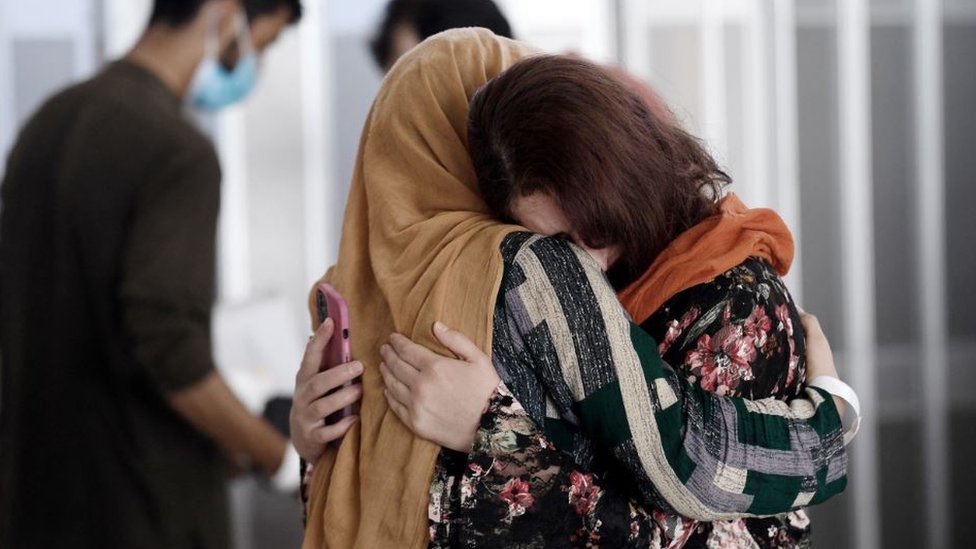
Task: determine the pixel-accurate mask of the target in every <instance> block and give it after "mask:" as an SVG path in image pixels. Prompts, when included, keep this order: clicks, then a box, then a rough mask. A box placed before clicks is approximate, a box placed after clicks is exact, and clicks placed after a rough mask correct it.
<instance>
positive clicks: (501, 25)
mask: <svg viewBox="0 0 976 549" xmlns="http://www.w3.org/2000/svg"><path fill="white" fill-rule="evenodd" d="M463 27H483V28H486V29H488V30H490V31H492V32H493V33H495V34H496V35H498V36H504V37H505V38H512V28H511V26H509V24H508V20H507V19H505V16H504V15H502V12H501V10H500V9H498V6H496V5H495V3H494V2H492V0H391V1H390V3H389V4H387V5H386V13H385V15H384V16H383V20H382V21H381V22H380V27H379V29H378V30H377V32H376V36H375V37H374V38H373V40H372V42H370V51H371V52H372V54H373V59H374V60H375V61H376V65H377V66H378V67H379V68H380V69H382V70H383V72H386V71H389V70H390V68H391V67H392V66H393V64H394V63H396V61H397V59H399V58H400V57H401V56H403V54H405V53H407V52H408V51H410V50H411V49H413V48H414V46H416V45H417V44H420V43H421V42H423V41H424V40H426V39H427V38H429V37H431V36H433V35H435V34H437V33H439V32H444V31H446V30H450V29H459V28H463Z"/></svg>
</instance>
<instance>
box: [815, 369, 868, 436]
mask: <svg viewBox="0 0 976 549" xmlns="http://www.w3.org/2000/svg"><path fill="white" fill-rule="evenodd" d="M807 386H809V387H816V388H818V389H823V390H824V391H827V392H828V393H830V394H831V395H833V396H835V397H838V398H841V399H843V400H844V401H845V402H847V404H848V405H850V407H851V409H852V411H853V412H854V422H853V423H852V424H851V426H850V427H849V428H848V429H847V431H845V432H844V446H847V445H848V444H850V442H851V440H853V439H854V435H856V434H857V430H858V429H859V428H860V427H861V402H860V401H859V400H858V399H857V393H855V392H854V389H853V388H851V386H850V385H848V384H846V383H844V382H843V381H841V380H840V379H837V378H836V377H833V376H817V377H815V378H813V379H812V380H811V381H810V382H809V383H807Z"/></svg>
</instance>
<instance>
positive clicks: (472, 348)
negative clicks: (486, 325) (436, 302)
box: [434, 322, 484, 362]
mask: <svg viewBox="0 0 976 549" xmlns="http://www.w3.org/2000/svg"><path fill="white" fill-rule="evenodd" d="M434 337H436V338H437V341H440V342H441V343H442V344H443V345H444V346H445V347H447V348H448V349H450V350H451V352H452V353H454V354H456V355H457V356H458V357H460V358H461V359H462V360H464V361H466V362H475V361H476V360H477V359H478V358H480V357H482V356H484V353H483V352H482V351H481V349H480V348H478V346H477V345H475V344H474V342H473V341H471V340H470V339H468V337H467V336H466V335H464V334H462V333H461V332H459V331H457V330H452V329H450V328H448V327H447V326H445V325H444V323H442V322H435V323H434Z"/></svg>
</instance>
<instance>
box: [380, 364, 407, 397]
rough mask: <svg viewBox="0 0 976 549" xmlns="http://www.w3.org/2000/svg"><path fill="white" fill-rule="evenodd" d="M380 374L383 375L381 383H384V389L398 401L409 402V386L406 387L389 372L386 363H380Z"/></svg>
mask: <svg viewBox="0 0 976 549" xmlns="http://www.w3.org/2000/svg"><path fill="white" fill-rule="evenodd" d="M380 374H382V376H383V383H384V384H386V390H387V391H388V392H389V393H391V394H392V395H393V397H394V398H396V399H397V400H398V401H400V402H402V403H404V404H406V403H408V402H410V387H407V386H406V385H405V384H404V383H403V382H401V381H400V380H399V379H397V377H396V376H395V375H394V374H393V373H392V372H390V368H389V366H387V365H386V363H384V362H381V363H380Z"/></svg>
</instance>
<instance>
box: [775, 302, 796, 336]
mask: <svg viewBox="0 0 976 549" xmlns="http://www.w3.org/2000/svg"><path fill="white" fill-rule="evenodd" d="M776 318H777V319H778V320H779V326H777V327H776V329H777V330H778V331H783V330H786V335H788V336H790V337H793V319H792V318H790V308H789V306H787V305H786V304H783V305H777V306H776Z"/></svg>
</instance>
